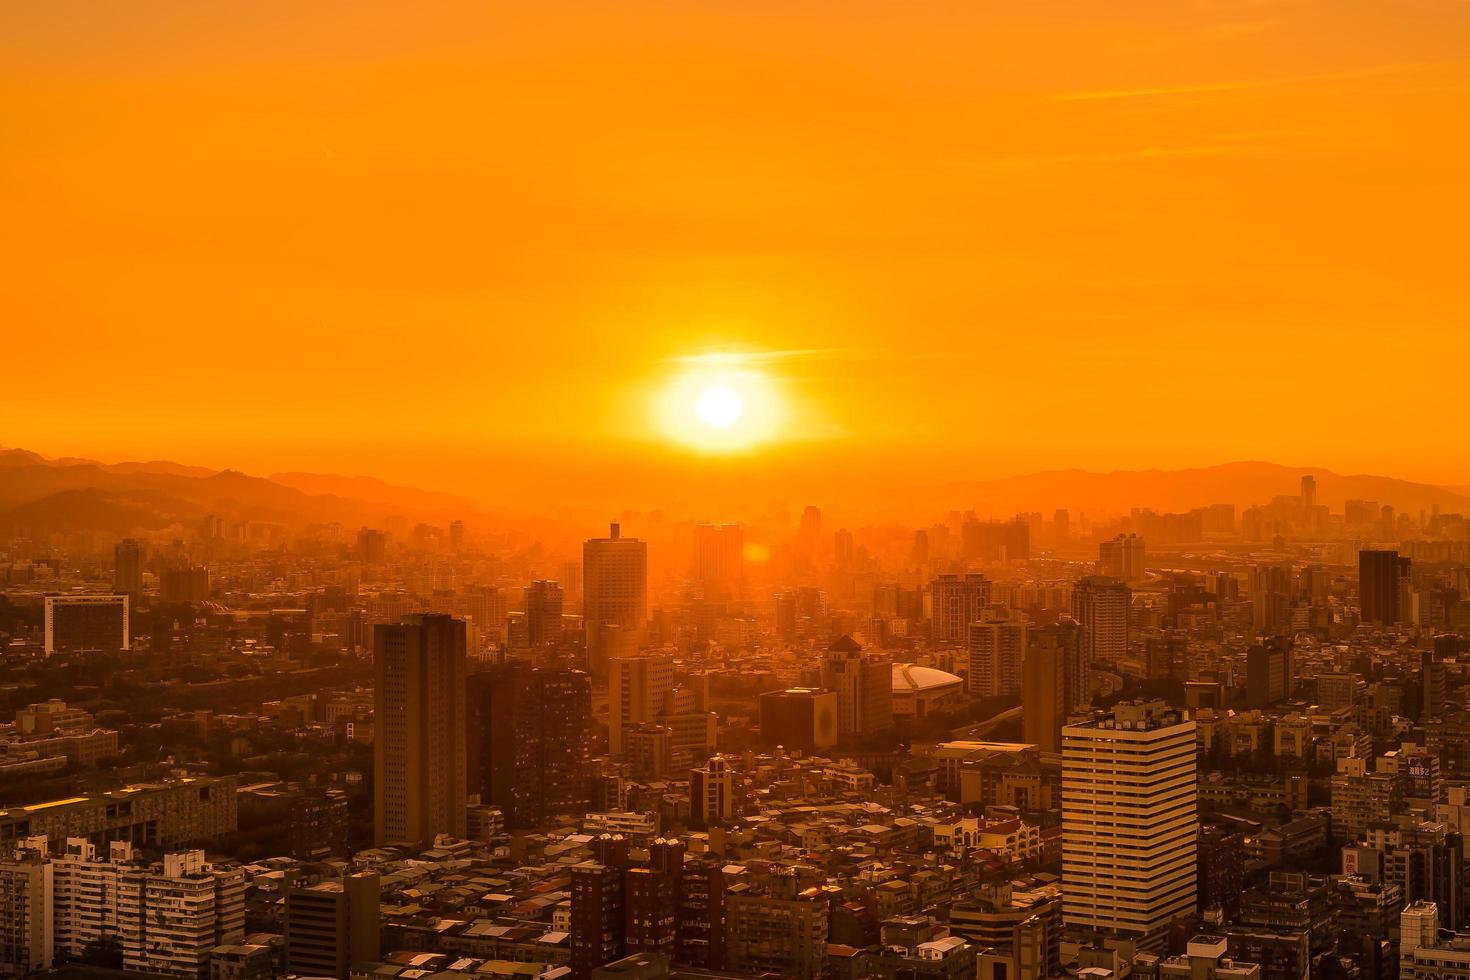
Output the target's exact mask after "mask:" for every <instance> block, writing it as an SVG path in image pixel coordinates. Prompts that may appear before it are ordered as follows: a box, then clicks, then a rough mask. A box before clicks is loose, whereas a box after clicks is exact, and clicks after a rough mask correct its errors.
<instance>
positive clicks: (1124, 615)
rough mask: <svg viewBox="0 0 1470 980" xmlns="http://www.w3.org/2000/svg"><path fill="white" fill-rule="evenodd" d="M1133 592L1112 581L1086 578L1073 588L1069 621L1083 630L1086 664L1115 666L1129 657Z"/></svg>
mask: <svg viewBox="0 0 1470 980" xmlns="http://www.w3.org/2000/svg"><path fill="white" fill-rule="evenodd" d="M1131 602H1132V593H1131V592H1130V591H1129V590H1128V586H1126V585H1124V584H1123V583H1122V582H1120V581H1118V580H1117V579H1115V578H1107V577H1105V576H1101V575H1089V576H1087V577H1086V578H1084V579H1082V580H1081V581H1079V582H1078V583H1077V584H1076V585H1075V586H1074V587H1073V589H1072V618H1073V619H1075V620H1077V623H1078V625H1079V626H1081V627H1082V654H1083V656H1084V657H1085V658H1086V659H1087V663H1088V664H1089V665H1092V664H1095V663H1106V664H1116V663H1119V662H1121V661H1122V660H1123V659H1124V658H1125V657H1127V655H1128V607H1129V605H1130V603H1131Z"/></svg>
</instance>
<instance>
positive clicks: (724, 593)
mask: <svg viewBox="0 0 1470 980" xmlns="http://www.w3.org/2000/svg"><path fill="white" fill-rule="evenodd" d="M694 581H695V583H696V584H697V585H698V586H699V590H700V594H701V595H702V596H703V597H704V598H706V599H709V600H712V601H716V602H726V601H729V600H731V599H738V598H740V594H741V592H742V591H743V590H744V588H745V532H744V530H743V529H742V528H741V527H740V525H739V524H696V525H695V526H694Z"/></svg>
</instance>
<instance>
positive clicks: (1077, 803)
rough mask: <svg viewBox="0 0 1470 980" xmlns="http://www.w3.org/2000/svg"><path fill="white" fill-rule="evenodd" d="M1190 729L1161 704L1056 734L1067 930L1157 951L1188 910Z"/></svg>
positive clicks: (1193, 843) (1122, 710) (1194, 784)
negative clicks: (1059, 740) (1059, 741)
mask: <svg viewBox="0 0 1470 980" xmlns="http://www.w3.org/2000/svg"><path fill="white" fill-rule="evenodd" d="M1197 795H1198V774H1197V771H1196V763H1195V723H1194V722H1193V721H1191V720H1189V719H1188V718H1187V717H1185V716H1184V715H1182V714H1181V713H1180V712H1178V711H1175V710H1173V709H1171V708H1169V707H1168V706H1167V705H1166V704H1165V703H1164V702H1162V701H1153V702H1133V703H1127V702H1125V703H1122V704H1118V705H1117V706H1115V707H1114V709H1113V710H1112V711H1111V712H1108V713H1103V712H1098V713H1096V714H1094V716H1093V717H1092V719H1091V720H1089V721H1087V722H1085V723H1081V724H1075V725H1068V726H1066V727H1065V728H1063V729H1062V894H1063V916H1064V918H1065V920H1066V923H1067V924H1068V925H1069V926H1077V927H1080V928H1084V929H1094V930H1098V931H1101V932H1105V933H1109V934H1115V935H1120V936H1125V937H1130V938H1133V939H1135V940H1138V941H1139V942H1140V943H1141V944H1142V945H1144V946H1145V947H1149V948H1158V947H1159V946H1161V945H1162V943H1163V942H1164V940H1165V939H1166V936H1167V931H1168V926H1169V923H1170V922H1171V921H1173V920H1174V919H1175V918H1178V917H1180V916H1185V915H1190V914H1193V912H1194V911H1195V889H1196V856H1197V852H1196V848H1197V840H1198V836H1199V821H1198V819H1197V813H1196V798H1197Z"/></svg>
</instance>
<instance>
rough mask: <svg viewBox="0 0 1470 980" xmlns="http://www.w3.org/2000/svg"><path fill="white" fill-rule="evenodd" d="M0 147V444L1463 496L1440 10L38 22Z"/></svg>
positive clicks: (640, 476) (281, 459)
mask: <svg viewBox="0 0 1470 980" xmlns="http://www.w3.org/2000/svg"><path fill="white" fill-rule="evenodd" d="M430 8H432V9H430ZM0 116H3V119H4V120H5V122H4V125H3V126H0V215H3V220H4V226H5V229H6V234H5V235H4V237H3V245H0V249H3V256H0V258H3V263H4V268H5V280H6V286H5V289H4V290H3V291H0V323H3V324H4V328H3V336H4V344H3V347H0V353H3V363H4V367H5V371H4V381H3V384H4V392H5V394H4V397H3V399H0V444H3V445H8V446H25V447H27V448H31V449H35V450H38V451H41V452H45V453H49V454H53V455H59V454H90V455H94V456H99V457H104V458H109V459H121V458H170V459H178V460H180V461H183V462H190V463H199V464H204V465H211V466H231V467H235V468H240V469H245V470H248V471H251V472H257V473H269V472H273V471H277V470H286V469H303V470H313V471H318V472H342V473H370V474H374V475H378V476H382V477H384V478H387V479H392V480H395V481H398V482H406V483H415V484H418V485H426V486H441V487H447V488H452V489H458V490H465V489H473V488H475V487H479V488H481V489H482V490H483V488H484V486H485V485H486V483H487V482H490V483H493V484H494V485H495V486H496V487H497V488H504V489H503V492H504V493H505V494H508V495H515V494H517V493H522V492H533V491H534V492H540V491H541V490H543V489H544V488H545V486H546V485H547V483H548V481H554V480H583V479H587V478H589V475H591V474H596V473H599V472H606V470H607V469H608V467H609V465H610V463H611V461H613V460H616V461H618V465H617V473H616V476H615V477H610V478H608V480H609V482H608V486H609V487H611V488H612V489H615V490H616V489H618V488H619V487H622V486H624V485H626V486H627V487H633V486H635V485H636V484H637V482H638V481H639V480H663V479H676V478H680V474H681V473H685V472H694V471H697V472H699V473H702V474H705V475H709V474H711V473H713V474H722V475H728V473H730V472H732V471H734V470H736V469H739V470H740V471H741V472H743V473H758V474H761V475H763V476H770V477H774V476H781V475H788V476H789V475H792V474H805V476H804V478H805V479H809V480H815V479H817V478H818V476H817V475H816V474H818V473H820V474H824V476H823V477H822V478H827V479H865V480H870V481H871V480H879V481H886V482H887V483H890V484H893V485H902V484H905V483H913V482H919V481H920V480H928V481H929V482H936V481H938V480H943V479H958V478H962V477H983V476H996V475H1002V474H1008V473H1017V472H1027V471H1032V470H1038V469H1050V468H1063V467H1070V466H1081V467H1087V468H1093V469H1111V468H1119V467H1151V466H1163V467H1170V466H1178V465H1194V464H1207V463H1216V462H1224V461H1228V460H1235V459H1268V460H1274V461H1279V462H1283V463H1290V464H1301V465H1308V464H1309V465H1320V466H1327V467H1331V468H1334V469H1338V470H1341V471H1346V472H1378V473H1386V474H1389V475H1394V476H1403V477H1407V478H1412V479H1423V480H1431V481H1438V482H1447V483H1470V451H1467V450H1466V445H1465V426H1466V394H1465V391H1466V379H1467V377H1470V372H1467V361H1470V318H1467V312H1470V301H1467V281H1470V276H1467V265H1470V263H1467V259H1470V254H1467V253H1470V249H1467V247H1466V241H1467V231H1466V229H1467V227H1470V194H1467V184H1470V3H1466V2H1463V0H1380V2H1367V0H1364V2H1358V0H1301V2H1290V0H1281V2H1275V0H1158V2H1134V0H1109V2H1101V0H1073V2H1060V0H1028V2H1024V3H1001V2H974V0H967V2H953V3H950V2H924V3H916V2H912V0H894V2H889V3H876V2H866V0H844V2H836V0H820V2H816V0H811V2H798V0H779V2H778V0H678V2H653V0H608V2H599V3H561V2H553V0H536V2H528V3H517V4H510V3H464V4H454V3H443V4H425V5H403V4H398V3H392V4H390V3H372V2H362V0H354V2H342V3H302V2H299V0H288V2H265V0H248V2H239V3H224V2H220V3H198V2H197V0H189V2H179V3H166V2H147V0H145V2H141V3H116V2H96V3H80V2H66V0H46V2H29V3H26V2H18V3H8V4H5V5H4V7H3V9H0ZM711 355H716V356H715V357H713V358H712V357H711ZM712 364H713V365H715V368H714V369H716V370H718V371H735V372H739V377H738V378H737V380H736V382H732V383H733V384H735V385H736V387H738V386H739V385H740V384H746V383H747V382H748V383H750V384H752V385H754V387H752V388H750V389H749V390H748V391H743V397H744V401H743V402H742V405H743V410H744V411H745V412H746V413H747V414H746V415H744V416H743V417H742V420H741V421H740V422H739V423H738V425H746V424H751V425H755V424H757V423H756V422H752V421H751V420H752V419H756V417H757V415H759V416H760V418H761V419H764V421H760V422H759V424H760V425H761V426H764V428H762V429H761V430H760V432H759V433H756V432H755V430H754V429H752V430H750V431H749V432H748V433H745V434H743V435H741V438H740V440H737V441H739V442H741V444H740V445H733V444H732V445H730V446H727V445H724V444H719V445H701V444H700V441H699V440H700V438H701V437H699V436H697V435H696V436H694V437H691V438H683V437H681V436H680V434H679V433H680V430H678V429H677V427H676V426H677V425H679V424H683V423H682V422H679V421H678V420H675V421H671V420H670V418H669V416H670V414H671V412H672V414H674V415H678V414H679V413H678V410H677V408H678V407H677V405H676V406H675V407H674V408H673V409H670V407H669V406H668V404H666V402H667V400H668V399H669V398H671V397H677V398H683V397H684V396H683V395H677V396H674V395H670V394H669V392H671V391H676V390H682V389H679V385H680V384H682V383H683V382H682V381H681V380H680V379H685V378H687V377H689V376H690V375H691V372H693V373H694V375H695V376H696V381H697V383H696V384H695V387H696V388H697V389H698V390H697V391H695V392H694V394H695V395H700V394H701V393H702V392H704V391H705V390H707V388H708V387H709V384H706V382H705V380H704V378H705V375H704V374H702V373H700V372H705V371H708V370H711V365H712ZM732 377H733V375H732ZM740 378H744V379H747V380H745V381H741V380H739V379H740ZM749 379H754V380H753V381H750V380H749ZM721 384H723V382H721ZM721 397H723V396H721ZM680 404H683V402H680ZM723 405H724V402H721V401H719V399H718V398H717V399H716V403H715V406H714V407H715V410H716V413H717V415H716V418H717V419H718V418H719V416H718V411H719V410H721V406H723ZM689 407H690V410H691V411H692V410H693V404H692V403H691V404H690V406H689ZM752 413H753V414H752ZM671 426H675V428H671ZM732 431H737V432H744V430H738V429H734V428H732ZM745 442H749V443H750V444H749V445H747V444H744V443H745ZM715 450H718V451H715ZM879 471H881V472H879ZM916 471H918V475H916ZM495 492H502V490H497V491H495ZM487 493H488V491H487Z"/></svg>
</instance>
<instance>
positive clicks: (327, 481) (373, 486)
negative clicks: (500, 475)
mask: <svg viewBox="0 0 1470 980" xmlns="http://www.w3.org/2000/svg"><path fill="white" fill-rule="evenodd" d="M269 479H270V481H271V482H272V483H279V484H281V485H282V486H287V487H292V488H294V489H296V490H300V491H301V492H302V493H310V494H332V495H334V496H337V497H345V498H350V499H354V500H365V501H369V502H371V503H375V504H382V505H384V506H387V507H396V508H402V509H404V510H411V511H442V512H444V513H447V514H463V513H464V512H465V511H467V510H477V509H480V508H481V507H483V505H482V504H476V503H475V502H474V501H471V500H467V499H465V498H464V497H458V496H455V495H454V494H452V493H440V492H438V491H435V490H420V489H418V488H417V487H401V486H394V485H393V484H391V483H384V482H383V481H382V480H379V479H377V478H376V477H371V476H334V475H332V474H324V473H272V474H271V475H270V477H269Z"/></svg>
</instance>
